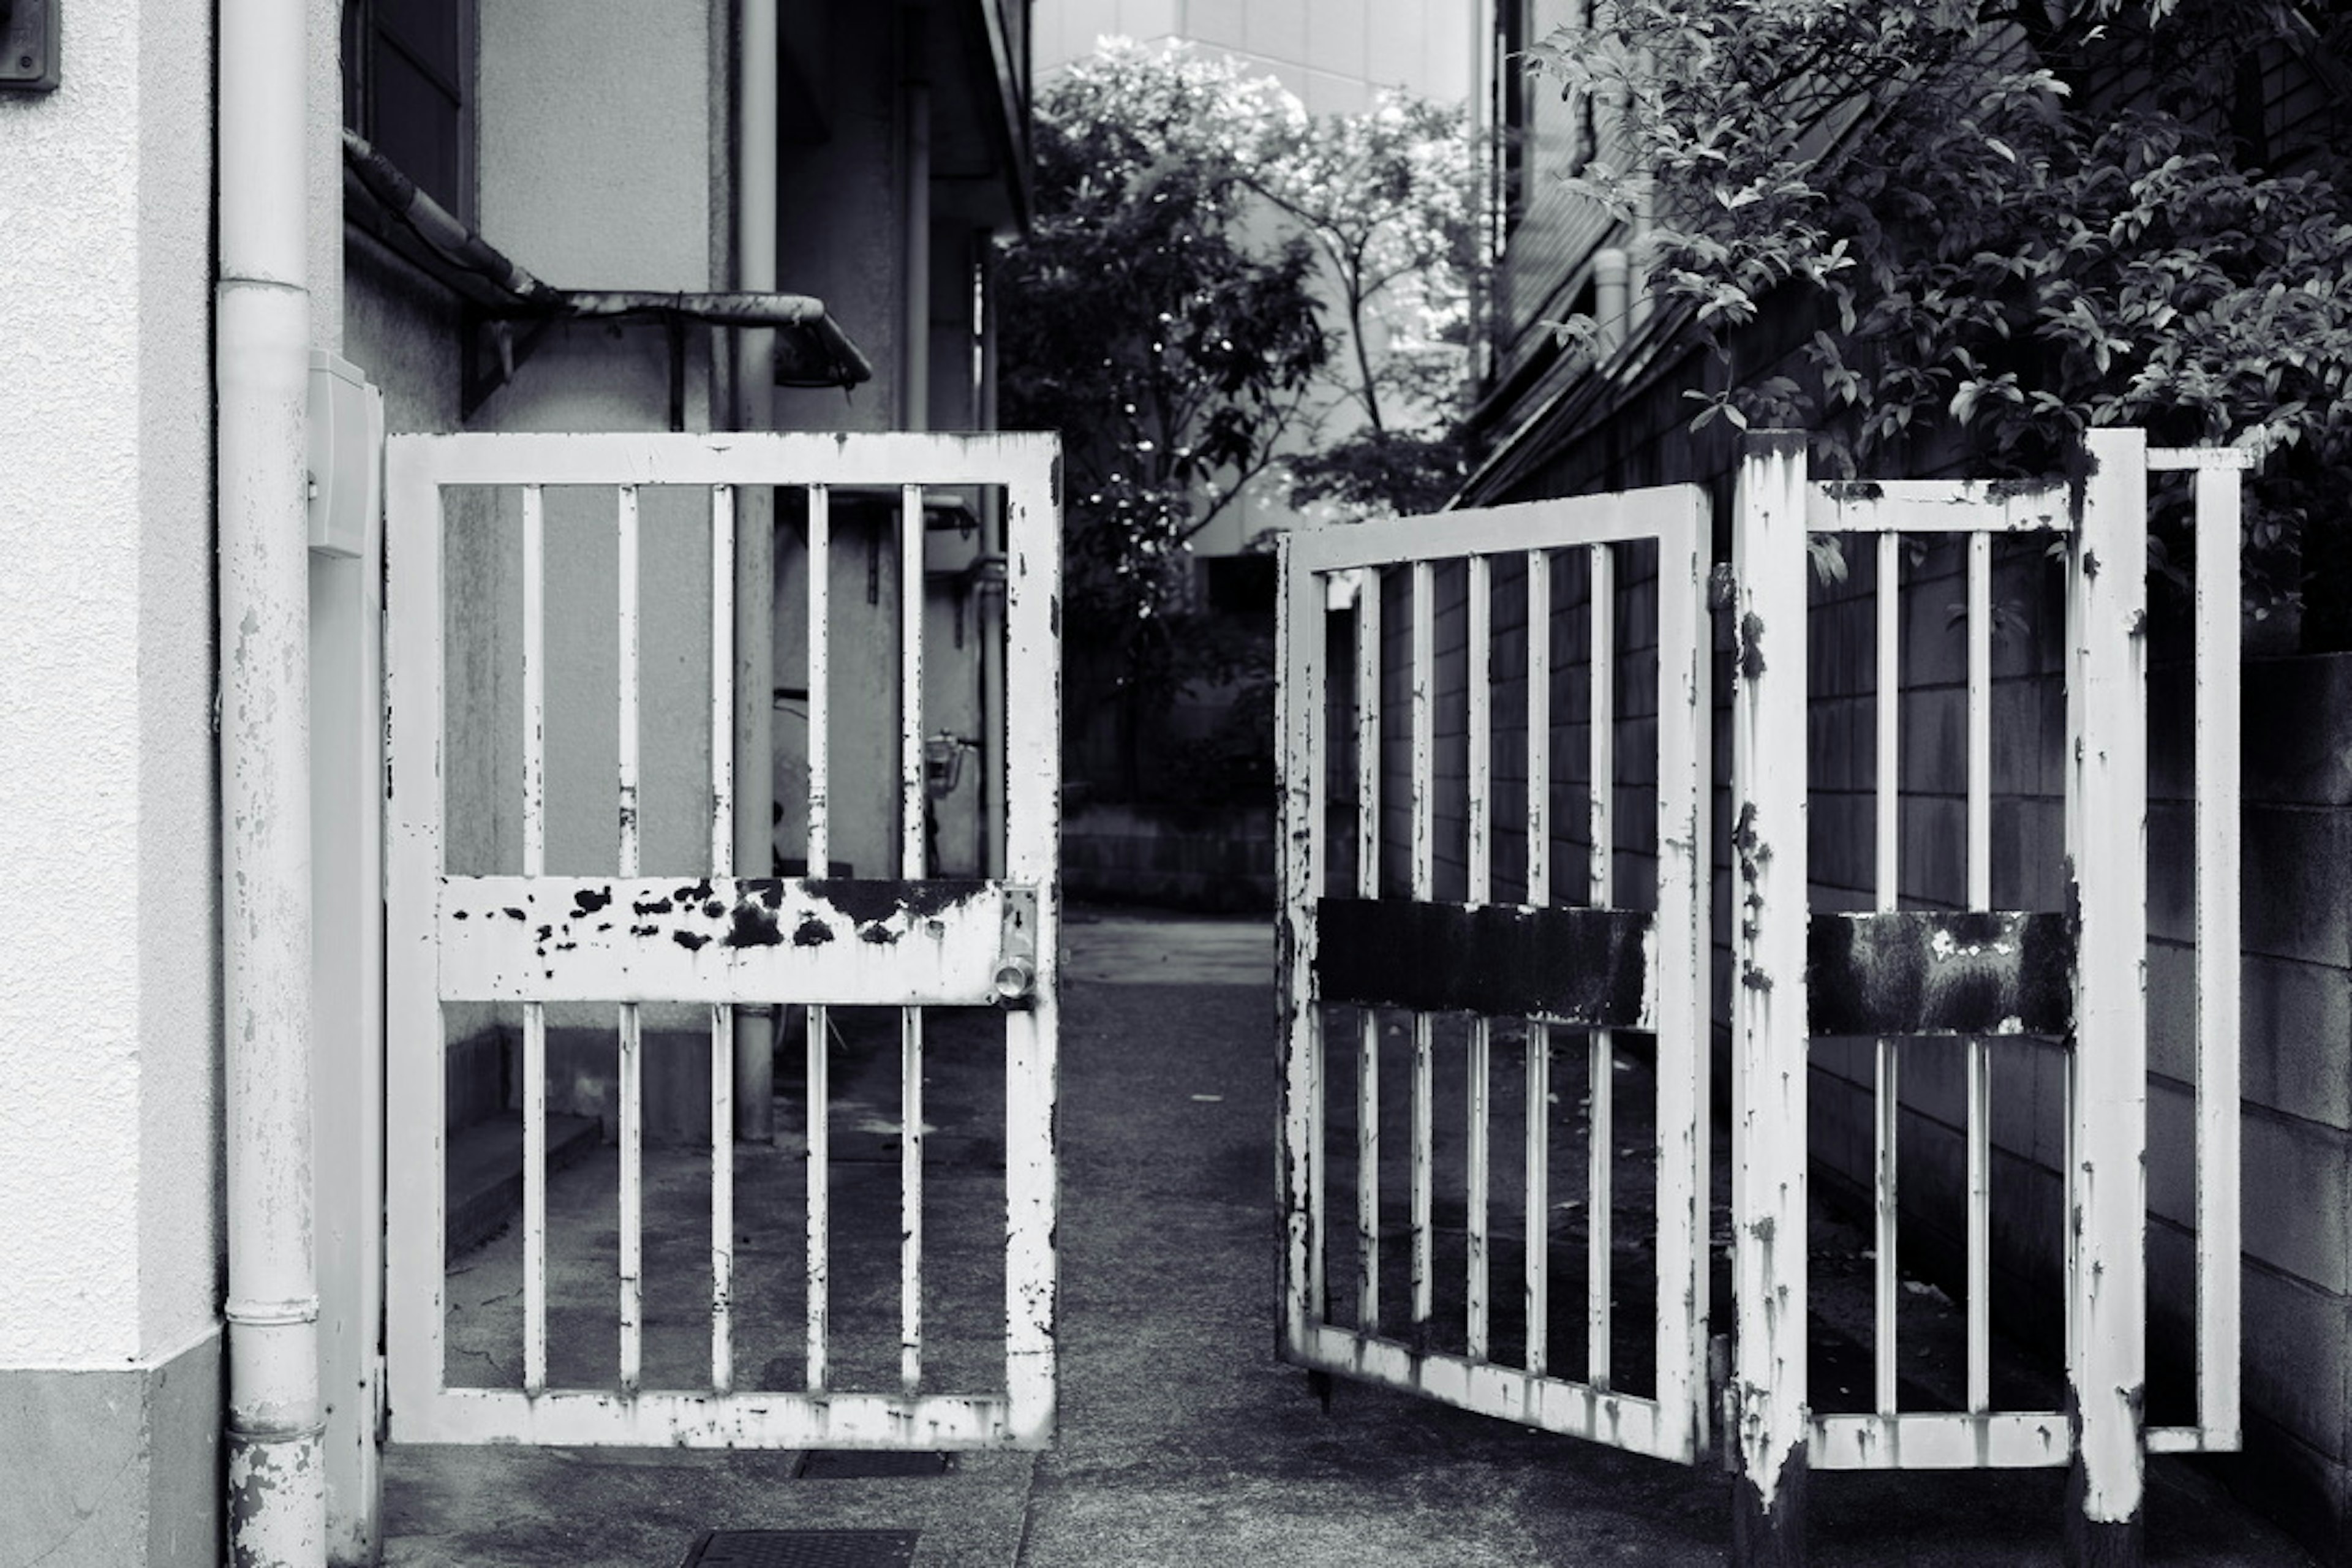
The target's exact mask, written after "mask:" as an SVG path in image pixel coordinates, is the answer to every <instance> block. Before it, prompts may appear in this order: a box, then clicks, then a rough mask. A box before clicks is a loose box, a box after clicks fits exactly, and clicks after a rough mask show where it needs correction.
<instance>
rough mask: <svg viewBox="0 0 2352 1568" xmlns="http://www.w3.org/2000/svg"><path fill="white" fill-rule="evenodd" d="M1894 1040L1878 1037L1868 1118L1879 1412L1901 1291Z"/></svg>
mask: <svg viewBox="0 0 2352 1568" xmlns="http://www.w3.org/2000/svg"><path fill="white" fill-rule="evenodd" d="M1898 1073H1899V1063H1898V1061H1897V1059H1896V1057H1895V1042H1894V1041H1893V1040H1889V1039H1882V1040H1880V1041H1879V1042H1878V1048H1877V1051H1876V1053H1875V1058H1874V1070H1873V1072H1872V1074H1871V1080H1872V1081H1871V1105H1872V1108H1873V1110H1874V1111H1875V1112H1876V1114H1875V1115H1874V1116H1873V1117H1872V1118H1871V1123H1872V1128H1873V1136H1872V1152H1873V1157H1874V1164H1873V1166H1872V1170H1873V1173H1874V1182H1873V1190H1874V1200H1875V1201H1874V1208H1873V1213H1872V1218H1873V1220H1874V1242H1873V1246H1874V1248H1875V1252H1874V1257H1873V1258H1872V1260H1871V1305H1872V1309H1873V1323H1874V1330H1873V1338H1872V1344H1873V1348H1874V1351H1875V1352H1876V1353H1875V1355H1874V1358H1873V1371H1872V1376H1871V1389H1872V1404H1871V1408H1872V1409H1874V1410H1875V1411H1877V1412H1878V1414H1880V1415H1894V1414H1895V1300H1896V1297H1897V1295H1898V1292H1899V1290H1900V1289H1901V1287H1900V1283H1899V1279H1898V1276H1897V1275H1896V1272H1895V1249H1896V1247H1897V1246H1898V1245H1899V1237H1898V1236H1897V1234H1896V1227H1895V1205H1896V1202H1897V1193H1896V1191H1895V1139H1896V1136H1897V1131H1898V1129H1899V1127H1900V1124H1901V1121H1902V1117H1903V1100H1902V1081H1901V1079H1900V1078H1899V1076H1898Z"/></svg>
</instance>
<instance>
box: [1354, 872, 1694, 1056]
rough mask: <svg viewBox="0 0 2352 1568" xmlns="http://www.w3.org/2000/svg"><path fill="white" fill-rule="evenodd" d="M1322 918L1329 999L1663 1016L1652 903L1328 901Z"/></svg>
mask: <svg viewBox="0 0 2352 1568" xmlns="http://www.w3.org/2000/svg"><path fill="white" fill-rule="evenodd" d="M1316 924H1317V926H1318V941H1317V947H1316V958H1315V964H1316V969H1315V973H1316V982H1317V984H1318V988H1319V994H1321V996H1322V997H1323V999H1324V1000H1325V1001H1327V1002H1345V1003H1353V1004H1356V1005H1362V1006H1378V1007H1410V1008H1412V1009H1415V1010H1416V1011H1419V1012H1424V1013H1444V1012H1479V1013H1486V1014H1488V1015H1491V1016H1509V1015H1512V1014H1522V1015H1528V1016H1535V1017H1539V1018H1542V1019H1544V1020H1546V1021H1547V1022H1549V1023H1554V1024H1562V1025H1568V1026H1582V1027H1587V1028H1604V1027H1605V1028H1621V1029H1647V1028H1649V1027H1651V1026H1652V1022H1653V1019H1654V1006H1655V997H1654V989H1655V987H1654V982H1653V979H1652V973H1651V970H1652V964H1651V952H1652V948H1653V945H1654V936H1653V931H1654V926H1655V921H1654V917H1653V916H1652V915H1650V914H1649V913H1648V912H1647V911H1645V910H1588V909H1544V910H1538V909H1529V908H1528V907H1527V906H1525V905H1523V904H1484V905H1478V906H1475V907H1473V906H1470V905H1465V904H1438V903H1416V902H1413V901H1412V900H1405V899H1325V900H1321V901H1320V902H1319V903H1318V906H1317V910H1316Z"/></svg>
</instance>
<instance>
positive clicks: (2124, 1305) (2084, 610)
mask: <svg viewBox="0 0 2352 1568" xmlns="http://www.w3.org/2000/svg"><path fill="white" fill-rule="evenodd" d="M2085 439H2086V441H2087V443H2088V445H2089V447H2090V463H2089V478H2088V479H2087V480H2086V482H2085V487H2084V498H2083V518H2082V526H2081V530H2080V531H2079V533H2078V534H2077V535H2076V539H2075V549H2074V553H2073V559H2072V563H2071V564H2072V568H2073V569H2072V570H2071V571H2070V572H2069V574H2068V586H2069V590H2070V591H2069V594H2068V605H2067V607H2068V610H2069V612H2070V616H2069V620H2068V626H2067V646H2068V647H2069V649H2070V650H2072V653H2073V657H2072V658H2071V660H2070V665H2071V668H2069V670H2068V674H2069V676H2070V677H2073V678H2074V679H2072V680H2070V683H2069V692H2068V696H2069V704H2068V706H2069V711H2070V713H2071V714H2074V716H2075V717H2077V718H2078V720H2079V724H2078V726H2077V727H2076V735H2077V738H2078V740H2079V741H2080V742H2081V744H2079V745H2078V746H2076V747H2074V748H2073V749H2072V750H2070V752H2069V753H2068V758H2067V763H2068V766H2069V769H2070V771H2071V773H2072V782H2073V785H2074V788H2073V790H2072V792H2071V793H2073V794H2074V795H2077V796H2078V797H2079V799H2080V803H2081V805H2080V815H2079V820H2078V825H2077V832H2078V834H2079V842H2078V845H2077V847H2076V853H2075V856H2074V876H2075V881H2076V894H2077V901H2078V904H2079V908H2080V910H2081V921H2082V924H2081V927H2080V931H2081V936H2080V942H2081V947H2080V950H2079V955H2078V958H2077V961H2076V970H2075V1006H2074V1018H2075V1031H2076V1033H2075V1038H2076V1041H2077V1049H2076V1050H2075V1051H2074V1058H2075V1060H2076V1062H2077V1063H2078V1064H2079V1078H2078V1085H2079V1088H2078V1092H2077V1093H2076V1095H2075V1097H2074V1117H2073V1119H2074V1125H2075V1145H2074V1155H2075V1160H2076V1162H2077V1165H2078V1168H2079V1176H2078V1180H2077V1187H2076V1201H2075V1203H2074V1206H2073V1208H2072V1209H2071V1211H2070V1213H2069V1215H2068V1219H2069V1224H2070V1227H2071V1229H2072V1231H2073V1236H2072V1238H2071V1239H2072V1242H2073V1247H2074V1251H2075V1252H2076V1253H2077V1254H2078V1255H2079V1257H2078V1262H2077V1264H2076V1269H2075V1280H2074V1284H2075V1289H2076V1290H2077V1292H2078V1295H2077V1314H2078V1317H2079V1319H2080V1323H2081V1329H2080V1342H2079V1345H2078V1347H2077V1348H2078V1352H2079V1355H2078V1358H2077V1363H2076V1365H2075V1366H2074V1369H2073V1377H2074V1394H2075V1400H2076V1409H2077V1410H2078V1412H2079V1415H2078V1419H2079V1420H2080V1423H2081V1427H2080V1437H2081V1441H2080V1444H2079V1446H2078V1447H2077V1448H2076V1451H2075V1458H2074V1466H2075V1475H2074V1483H2075V1484H2074V1486H2073V1487H2072V1488H2071V1489H2070V1490H2071V1492H2072V1495H2074V1496H2075V1497H2077V1498H2079V1499H2080V1500H2081V1503H2082V1511H2081V1516H2080V1518H2079V1519H2074V1520H2070V1521H2069V1523H2070V1526H2073V1527H2074V1528H2078V1529H2079V1530H2080V1531H2082V1538H2081V1540H2080V1541H2079V1542H2077V1544H2079V1545H2080V1546H2081V1547H2083V1548H2084V1550H2083V1551H2082V1552H2080V1553H2079V1555H2078V1556H2077V1560H2078V1561H2084V1562H2097V1561H2102V1560H2106V1559H2110V1558H2114V1554H2116V1552H2121V1551H2123V1550H2126V1547H2125V1545H2124V1543H2125V1542H2132V1541H2133V1540H2134V1537H2135V1533H2136V1531H2137V1529H2138V1525H2139V1516H2140V1504H2141V1496H2142V1489H2143V1481H2142V1475H2141V1467H2142V1463H2143V1460H2142V1457H2141V1447H2140V1412H2139V1405H2140V1399H2141V1391H2142V1388H2143V1384H2144V1381H2145V1368H2146V1351H2147V1346H2146V1340H2145V1335H2146V1331H2147V1313H2146V1296H2147V1281H2146V1274H2145V1260H2146V1234H2147V1171H2146V1168H2145V1164H2144V1158H2145V1153H2146V1150H2147V996H2146V993H2145V990H2144V988H2143V984H2142V978H2141V977H2142V973H2143V968H2144V965H2145V963H2146V962H2147V858H2146V857H2147V737H2146V726H2147V709H2146V702H2147V688H2146V674H2147V672H2146V668H2145V665H2144V654H2145V643H2144V628H2145V624H2146V616H2147V575H2146V574H2145V572H2144V570H2143V566H2142V563H2143V552H2144V551H2145V549H2146V538H2147V436H2146V434H2145V433H2144V432H2142V431H2137V430H2094V431H2091V432H2089V433H2088V435H2087V436H2086V437H2085ZM2076 689H2079V692H2080V696H2079V700H2077V699H2076V696H2075V693H2076ZM2115 1560H2120V1559H2119V1558H2117V1559H2115Z"/></svg>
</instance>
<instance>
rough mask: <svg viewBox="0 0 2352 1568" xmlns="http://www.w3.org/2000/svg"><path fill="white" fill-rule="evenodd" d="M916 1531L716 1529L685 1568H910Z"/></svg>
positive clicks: (697, 1544)
mask: <svg viewBox="0 0 2352 1568" xmlns="http://www.w3.org/2000/svg"><path fill="white" fill-rule="evenodd" d="M915 1535H916V1532H915V1531H911V1530H714V1531H709V1532H707V1533H706V1534H704V1536H703V1537H702V1539H701V1540H699V1541H698V1542H695V1543H694V1550H693V1551H691V1552H688V1553H687V1554H686V1561H685V1562H684V1563H680V1564H679V1568H909V1564H911V1563H913V1562H914V1561H915Z"/></svg>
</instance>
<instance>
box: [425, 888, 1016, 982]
mask: <svg viewBox="0 0 2352 1568" xmlns="http://www.w3.org/2000/svg"><path fill="white" fill-rule="evenodd" d="M1034 913H1035V899H1034V894H1033V893H1031V892H1029V891H1028V890H1027V889H1014V888H1007V887H1005V886H1004V885H1003V884H1002V883H996V882H984V881H950V880H930V881H907V882H898V881H882V880H874V881H855V880H849V879H841V878H817V879H780V878H772V877H744V878H730V877H701V878H695V879H686V878H681V877H667V878H662V877H583V878H578V879H570V878H559V877H444V878H442V879H440V883H439V887H438V890H437V904H436V910H435V915H434V929H433V940H434V941H435V942H436V943H437V944H438V950H439V962H440V993H439V994H440V996H441V999H442V1000H443V1001H453V1002H454V1001H525V1002H630V1001H654V1000H660V1001H678V1002H706V1003H729V1002H769V1001H793V1002H818V1003H831V1004H836V1005H843V1006H861V1005H875V1006H886V1005H887V1006H895V1005H902V1004H903V1005H937V1006H955V1005H973V1004H978V1003H984V1002H990V1001H993V1000H994V999H995V996H996V972H997V964H998V960H999V957H1000V955H1001V954H1002V953H1003V951H1004V942H1005V936H1006V932H1007V923H1008V921H1013V922H1024V921H1028V922H1034Z"/></svg>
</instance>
